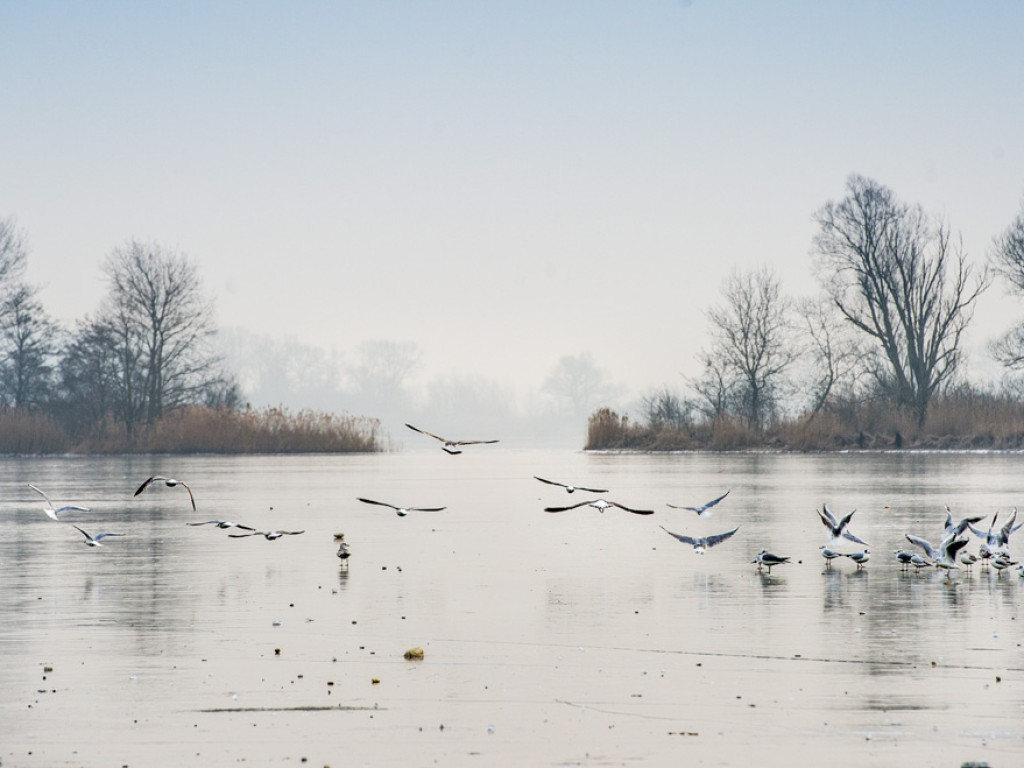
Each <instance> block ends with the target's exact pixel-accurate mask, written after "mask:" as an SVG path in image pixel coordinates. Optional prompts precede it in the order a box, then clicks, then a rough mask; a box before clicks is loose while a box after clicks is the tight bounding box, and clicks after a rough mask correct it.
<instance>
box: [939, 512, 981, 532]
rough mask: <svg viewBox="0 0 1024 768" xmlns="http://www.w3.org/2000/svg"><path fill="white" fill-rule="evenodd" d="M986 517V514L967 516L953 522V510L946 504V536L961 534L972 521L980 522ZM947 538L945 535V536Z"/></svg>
mask: <svg viewBox="0 0 1024 768" xmlns="http://www.w3.org/2000/svg"><path fill="white" fill-rule="evenodd" d="M984 518H985V516H984V515H976V516H974V517H965V518H963V519H962V520H961V521H960V522H959V523H954V522H953V512H952V510H950V508H949V506H948V505H947V506H946V523H945V526H944V528H945V536H959V535H960V534H961V533H963V532H964V531H966V530H967V529H968V527H970V525H971V524H972V523H980V522H981V521H982V520H983V519H984ZM943 538H945V537H943Z"/></svg>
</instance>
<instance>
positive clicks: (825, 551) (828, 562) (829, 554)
mask: <svg viewBox="0 0 1024 768" xmlns="http://www.w3.org/2000/svg"><path fill="white" fill-rule="evenodd" d="M818 549H819V550H821V556H822V557H824V558H825V567H826V568H831V567H832V561H833V560H835V559H836V558H837V557H842V556H843V555H842V553H841V552H836V551H835V550H834V549H829V548H828V547H827V546H825V545H824V544H822V545H821V546H820V547H818Z"/></svg>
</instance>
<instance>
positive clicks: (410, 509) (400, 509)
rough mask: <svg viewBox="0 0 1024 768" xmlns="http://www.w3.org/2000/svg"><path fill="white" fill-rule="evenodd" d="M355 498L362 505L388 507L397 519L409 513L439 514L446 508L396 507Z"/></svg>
mask: <svg viewBox="0 0 1024 768" xmlns="http://www.w3.org/2000/svg"><path fill="white" fill-rule="evenodd" d="M356 498H357V499H359V501H361V502H363V504H376V505H377V506H380V507H389V508H391V509H393V510H395V512H396V513H397V514H398V516H399V517H405V516H406V515H408V514H409V513H410V512H440V511H441V510H442V509H447V507H396V506H395V505H394V504H388V503H387V502H386V501H374V500H373V499H364V498H363V497H362V496H356Z"/></svg>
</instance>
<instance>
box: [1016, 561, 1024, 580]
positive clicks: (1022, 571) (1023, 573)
mask: <svg viewBox="0 0 1024 768" xmlns="http://www.w3.org/2000/svg"><path fill="white" fill-rule="evenodd" d="M1017 575H1018V576H1020V577H1021V578H1022V579H1024V564H1021V565H1018V566H1017Z"/></svg>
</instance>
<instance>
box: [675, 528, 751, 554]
mask: <svg viewBox="0 0 1024 768" xmlns="http://www.w3.org/2000/svg"><path fill="white" fill-rule="evenodd" d="M661 530H663V531H664V532H665V533H667V534H668V535H669V536H671V537H673V538H675V539H678V540H679V541H681V542H683V544H689V545H690V546H691V547H693V553H694V554H695V555H703V554H704V552H705V550H708V549H711V547H713V546H715V545H716V544H721V543H722V542H723V541H725V540H726V539H728V538H729V537H730V536H732V535H733V534H734V533H736V531H738V530H739V526H736V527H735V528H733V529H732V530H731V531H726V532H725V533H716V534H715V535H714V536H701V537H700V538H693V537H692V536H685V535H683V534H681V533H672V531H670V530H669V529H668V528H666V527H665V526H661Z"/></svg>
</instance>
